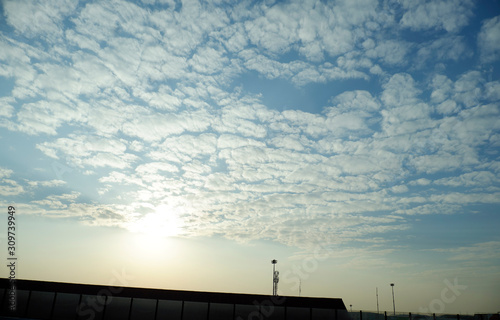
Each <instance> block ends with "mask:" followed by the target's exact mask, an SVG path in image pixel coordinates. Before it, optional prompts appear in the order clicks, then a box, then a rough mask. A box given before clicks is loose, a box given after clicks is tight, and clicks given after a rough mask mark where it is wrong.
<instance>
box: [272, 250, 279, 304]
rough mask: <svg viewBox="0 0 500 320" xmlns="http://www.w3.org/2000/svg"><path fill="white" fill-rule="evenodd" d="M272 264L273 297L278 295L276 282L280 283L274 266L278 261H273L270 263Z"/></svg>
mask: <svg viewBox="0 0 500 320" xmlns="http://www.w3.org/2000/svg"><path fill="white" fill-rule="evenodd" d="M271 263H272V264H273V296H277V295H278V282H279V281H280V278H279V274H280V273H279V271H276V264H277V263H278V260H276V259H274V260H272V261H271Z"/></svg>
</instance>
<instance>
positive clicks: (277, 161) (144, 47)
mask: <svg viewBox="0 0 500 320" xmlns="http://www.w3.org/2000/svg"><path fill="white" fill-rule="evenodd" d="M3 14H4V16H3V18H2V25H3V26H2V28H1V31H0V32H1V33H0V47H1V48H2V50H0V62H1V63H0V79H1V80H2V81H3V82H5V83H9V84H10V85H8V86H6V87H5V88H4V89H2V90H1V92H2V97H1V98H0V105H1V108H0V110H1V111H0V128H2V129H1V130H2V131H1V132H2V135H3V136H5V135H9V134H15V135H16V136H17V137H20V138H19V139H23V141H25V143H26V144H28V145H29V146H31V148H32V149H33V150H34V151H33V152H36V154H37V157H43V158H44V159H46V160H45V161H46V163H51V164H52V165H50V166H48V167H46V168H43V170H45V176H46V177H47V179H46V181H35V180H33V181H27V180H23V179H21V178H20V177H21V176H22V175H19V174H17V172H16V171H17V170H21V169H17V170H14V171H13V168H10V167H9V166H7V165H3V167H2V168H1V169H0V175H1V176H2V183H1V185H0V190H1V194H2V195H3V196H4V201H3V202H8V201H11V200H10V199H19V202H21V203H22V204H21V205H20V206H21V207H22V208H23V210H24V211H25V212H31V213H42V214H44V215H47V216H53V217H63V216H64V217H72V218H77V219H79V220H80V221H82V222H84V223H87V224H92V225H114V226H121V227H126V226H128V225H130V224H131V223H133V222H134V221H138V220H140V219H142V218H144V217H145V216H146V215H147V214H148V213H149V212H151V211H152V210H154V208H155V207H162V206H163V207H164V206H165V205H166V206H168V208H171V209H172V212H165V213H164V214H176V215H178V217H179V218H180V219H181V220H182V222H183V225H182V229H181V230H182V234H183V235H185V236H216V235H217V236H223V237H226V238H228V239H235V240H237V241H251V240H258V239H269V240H274V241H278V242H280V243H283V244H286V245H290V246H295V247H300V248H309V247H312V246H313V245H315V244H317V243H323V244H325V245H342V244H346V245H347V244H349V243H352V242H360V243H370V242H372V243H378V242H380V237H381V236H383V235H386V234H388V233H389V232H390V233H392V234H396V235H402V232H400V231H405V232H410V233H411V232H412V230H413V228H414V222H415V221H417V220H418V219H432V218H431V217H432V216H439V215H443V214H469V213H470V212H471V210H473V209H471V208H477V207H480V208H482V207H485V208H491V206H494V207H495V208H498V205H499V202H500V184H499V182H500V179H499V178H500V165H499V162H498V156H499V154H498V151H499V150H500V134H499V130H500V108H499V107H500V103H499V101H500V94H499V92H500V82H499V81H498V79H497V78H498V77H494V78H492V77H491V73H489V71H487V70H488V64H491V63H497V62H498V60H499V59H500V56H499V48H498V43H500V41H496V40H497V39H498V35H499V34H500V33H499V31H498V30H499V25H500V24H499V20H498V17H499V16H497V17H493V18H490V19H487V20H485V21H481V22H480V23H479V22H478V24H479V27H478V34H477V43H471V42H470V41H468V38H466V37H467V35H466V34H464V33H462V30H463V29H464V28H465V27H467V26H468V25H469V24H472V23H473V21H474V19H473V18H474V3H473V2H472V1H469V0H464V1H451V0H439V1H390V0H387V1H375V0H359V1H336V2H326V3H325V2H321V1H286V2H279V3H273V2H272V1H271V2H260V1H257V2H250V1H242V2H240V3H238V4H235V5H228V4H226V3H224V1H220V2H219V1H210V2H204V1H202V2H199V1H196V0H188V1H183V2H182V3H180V2H178V1H142V2H136V3H133V2H128V1H120V0H113V1H106V2H104V1H91V2H78V1H72V0H67V1H66V0H64V1H9V0H6V1H4V2H3ZM423 33H425V34H426V35H427V36H428V38H427V39H426V41H418V40H414V39H412V37H411V36H409V34H416V35H419V34H423ZM418 37H419V36H415V39H417V38H418ZM420 37H421V36H420ZM465 62H467V65H469V66H470V68H468V69H463V68H462V69H463V70H462V71H460V72H458V73H457V72H451V71H450V68H453V66H456V65H458V64H464V63H465ZM247 76H253V77H257V78H258V80H257V81H261V82H263V83H271V82H273V81H275V82H276V81H282V82H285V83H287V85H289V86H290V87H291V88H294V89H293V90H297V91H300V90H306V89H307V88H311V87H314V86H323V87H324V86H328V87H331V88H337V87H338V88H340V89H334V90H332V94H330V96H329V99H328V101H327V102H326V103H324V104H323V105H321V106H320V107H321V111H320V112H313V111H310V110H308V109H307V108H308V106H305V107H304V108H302V109H301V108H283V109H280V108H275V107H272V106H269V105H267V104H266V98H267V96H264V95H262V94H258V93H256V92H253V91H252V90H250V89H249V88H248V87H247V86H246V82H244V81H242V79H245V77H247ZM344 83H362V85H360V86H359V87H356V86H350V87H349V86H345V85H344ZM367 84H370V86H368V85H367ZM339 90H340V91H339ZM276 94H277V95H280V94H288V93H287V92H277V93H276ZM310 100H311V104H316V103H317V102H315V101H314V97H313V96H311V99H310ZM43 170H42V171H43ZM80 182H82V183H83V184H84V185H85V186H86V187H87V189H86V190H87V191H85V192H84V191H82V190H80V189H79V188H78V187H77V185H78V184H79V183H80ZM41 188H43V190H45V192H37V191H36V190H39V189H41ZM47 193H50V194H47ZM484 210H489V209H484ZM398 232H399V233H398ZM391 240H396V239H391V238H385V241H386V242H390V241H391ZM492 243H493V242H492ZM490 244H491V243H490ZM464 250H465V249H462V248H459V249H457V250H456V254H457V258H456V259H461V258H460V257H465V256H466V254H467V252H466V251H464Z"/></svg>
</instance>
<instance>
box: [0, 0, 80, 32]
mask: <svg viewBox="0 0 500 320" xmlns="http://www.w3.org/2000/svg"><path fill="white" fill-rule="evenodd" d="M77 4H78V2H77V1H74V0H63V1H23V0H22V1H11V0H7V1H4V2H3V8H4V12H5V15H6V18H7V22H8V23H9V24H10V25H12V26H13V27H15V28H16V30H17V31H18V32H20V33H22V34H24V35H27V36H30V37H35V36H39V35H43V36H45V37H49V38H52V37H57V36H60V35H61V34H60V26H61V25H62V22H63V19H64V17H65V16H66V15H68V14H69V13H71V12H72V11H73V10H74V9H75V8H76V6H77Z"/></svg>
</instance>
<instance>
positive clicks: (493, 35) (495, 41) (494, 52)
mask: <svg viewBox="0 0 500 320" xmlns="http://www.w3.org/2000/svg"><path fill="white" fill-rule="evenodd" d="M499 43H500V16H496V17H494V18H491V19H488V20H486V21H484V22H483V25H482V26H481V31H480V32H479V35H478V38H477V45H478V47H479V51H480V54H481V61H482V62H484V63H490V62H493V61H495V60H497V59H498V58H499V57H500V44H499Z"/></svg>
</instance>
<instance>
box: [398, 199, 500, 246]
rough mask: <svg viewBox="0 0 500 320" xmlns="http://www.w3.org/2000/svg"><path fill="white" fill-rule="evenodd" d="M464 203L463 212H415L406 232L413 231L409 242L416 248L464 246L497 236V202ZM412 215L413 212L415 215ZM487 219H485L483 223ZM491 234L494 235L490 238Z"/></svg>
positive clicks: (499, 223) (499, 216) (498, 223)
mask: <svg viewBox="0 0 500 320" xmlns="http://www.w3.org/2000/svg"><path fill="white" fill-rule="evenodd" d="M480 207H481V208H480V210H476V209H477V207H476V206H474V205H470V206H467V207H466V208H465V210H464V212H463V213H457V214H442V215H423V216H416V218H417V219H418V220H416V221H414V222H413V223H412V228H411V230H409V231H408V232H409V233H411V234H413V235H415V238H414V239H412V240H411V243H412V246H413V247H415V248H419V249H433V248H443V249H446V248H456V247H467V246H471V245H473V244H475V243H481V242H487V241H495V239H494V238H495V235H497V236H496V238H497V239H496V241H498V240H500V236H499V235H498V225H500V215H498V214H496V213H495V212H496V211H498V208H497V206H496V205H484V204H481V205H480ZM414 217H415V216H414ZM485 222H486V223H485ZM492 237H493V238H492Z"/></svg>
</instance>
